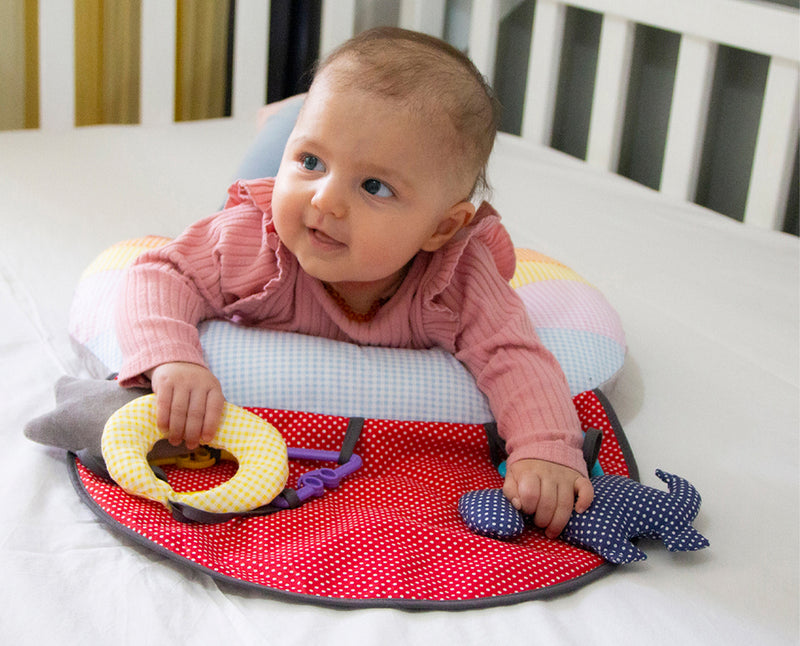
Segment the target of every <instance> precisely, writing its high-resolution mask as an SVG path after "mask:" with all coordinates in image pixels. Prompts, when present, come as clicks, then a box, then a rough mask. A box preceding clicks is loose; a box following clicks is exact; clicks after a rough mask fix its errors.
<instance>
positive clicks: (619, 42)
mask: <svg viewBox="0 0 800 646" xmlns="http://www.w3.org/2000/svg"><path fill="white" fill-rule="evenodd" d="M635 28H636V25H635V24H634V23H633V22H631V21H629V20H625V19H624V18H619V17H617V16H612V15H606V16H604V17H603V27H602V31H601V34H600V50H599V52H598V56H597V76H596V79H595V86H594V98H593V100H592V115H591V118H590V120H589V140H588V144H587V151H586V161H587V162H589V163H590V164H591V165H593V166H597V167H599V168H602V169H604V170H610V171H612V172H616V170H617V162H618V161H619V149H620V141H621V138H622V125H623V122H624V119H625V101H626V98H627V93H628V79H629V77H630V69H631V54H632V53H633V39H634V32H635Z"/></svg>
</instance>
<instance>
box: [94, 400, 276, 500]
mask: <svg viewBox="0 0 800 646" xmlns="http://www.w3.org/2000/svg"><path fill="white" fill-rule="evenodd" d="M163 438H164V434H163V433H162V432H161V431H159V429H158V426H157V425H156V400H155V395H145V396H143V397H139V398H137V399H134V400H133V401H132V402H130V403H128V404H126V405H125V406H123V407H122V408H120V409H119V410H118V411H117V412H115V413H114V414H113V415H112V416H111V417H110V418H109V420H108V422H106V425H105V428H104V429H103V438H102V443H101V447H102V451H103V459H104V460H105V462H106V468H107V469H108V472H109V474H110V475H111V477H112V478H113V479H114V481H115V482H116V483H117V484H118V485H119V486H120V487H122V488H123V489H124V490H125V491H127V492H128V493H130V494H133V495H136V496H141V497H143V498H147V499H149V500H154V501H156V502H160V503H162V504H163V505H165V506H166V507H167V508H169V507H170V504H171V503H181V504H184V505H187V506H189V507H192V508H194V509H199V510H202V511H208V512H213V513H225V512H246V511H250V510H252V509H256V508H258V507H261V506H262V505H266V504H268V503H270V502H272V500H273V499H274V498H275V497H276V496H277V495H278V494H279V493H281V491H283V489H284V487H285V486H286V480H287V478H288V477H289V461H288V455H287V450H286V444H285V443H284V441H283V438H282V437H281V435H280V433H279V432H278V431H277V429H276V428H275V427H274V426H272V425H271V424H269V423H268V422H267V421H265V420H263V419H261V418H260V417H258V416H257V415H254V414H252V413H250V412H248V411H246V410H244V409H243V408H239V407H238V406H234V405H233V404H230V403H228V402H226V403H225V408H224V409H223V415H222V422H221V423H220V425H219V429H218V430H217V433H216V435H215V436H214V439H213V440H212V441H211V442H209V443H208V445H209V446H211V447H213V448H215V449H223V450H225V451H227V452H228V453H230V454H231V455H232V456H233V457H234V458H235V459H236V461H237V462H238V463H239V468H238V470H237V471H236V473H235V474H234V475H233V477H232V478H231V479H230V480H228V481H227V482H224V483H222V484H221V485H219V486H217V487H214V488H212V489H207V490H205V491H190V492H177V491H174V490H173V489H172V487H171V486H170V485H169V484H168V483H167V482H164V481H163V480H160V479H158V478H157V477H156V475H155V473H154V472H153V469H152V468H151V466H150V465H149V464H148V462H147V454H148V453H149V452H150V450H151V449H152V448H153V445H154V444H155V443H156V442H157V441H158V440H160V439H163Z"/></svg>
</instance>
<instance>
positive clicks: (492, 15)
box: [469, 0, 501, 81]
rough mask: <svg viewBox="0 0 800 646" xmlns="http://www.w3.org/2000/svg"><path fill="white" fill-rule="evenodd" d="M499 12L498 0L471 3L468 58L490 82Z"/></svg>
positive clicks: (495, 53) (494, 56) (492, 74)
mask: <svg viewBox="0 0 800 646" xmlns="http://www.w3.org/2000/svg"><path fill="white" fill-rule="evenodd" d="M500 10H501V7H500V1H499V0H481V1H480V2H473V3H472V13H471V15H470V22H469V57H470V58H471V59H472V62H473V63H475V67H477V68H478V70H479V71H480V73H481V74H483V75H484V76H485V77H486V78H487V79H489V80H490V81H491V80H492V79H493V78H494V65H495V58H496V56H497V31H498V28H499V26H500Z"/></svg>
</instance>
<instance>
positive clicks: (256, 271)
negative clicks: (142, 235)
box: [115, 204, 278, 387]
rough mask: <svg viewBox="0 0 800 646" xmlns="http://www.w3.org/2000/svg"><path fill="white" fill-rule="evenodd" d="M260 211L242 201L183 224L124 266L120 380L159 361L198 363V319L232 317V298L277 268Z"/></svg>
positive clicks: (134, 381)
mask: <svg viewBox="0 0 800 646" xmlns="http://www.w3.org/2000/svg"><path fill="white" fill-rule="evenodd" d="M266 222H267V220H266V218H265V215H264V213H263V212H261V211H260V210H259V209H258V208H256V207H254V206H253V205H247V204H242V205H240V206H236V207H233V208H231V209H228V210H226V211H222V212H221V213H219V214H217V215H215V216H211V217H209V218H206V219H204V220H201V221H199V222H197V223H195V224H194V225H192V226H190V227H189V228H188V229H187V230H186V231H185V232H184V233H183V234H182V235H181V236H179V237H178V238H176V239H175V240H174V241H172V242H171V243H169V244H168V245H166V246H164V247H162V248H160V249H156V250H153V251H151V252H148V253H146V254H143V255H142V256H141V257H139V258H138V259H137V260H136V262H135V263H134V264H133V265H132V266H131V267H130V269H129V270H128V271H127V272H126V275H125V278H124V280H123V284H122V288H121V292H120V295H119V298H118V301H117V306H116V312H115V313H116V331H117V337H118V340H119V343H120V347H121V349H122V354H123V365H122V368H121V370H120V373H119V381H120V384H121V385H122V386H126V387H127V386H134V385H140V384H142V383H146V379H145V378H144V377H143V375H142V373H144V372H145V371H147V370H149V369H151V368H154V367H155V366H158V365H160V364H162V363H166V362H171V361H185V362H189V363H197V364H200V365H205V362H204V359H203V351H202V347H201V346H200V340H199V335H198V331H197V324H198V323H199V322H200V321H202V320H204V319H208V318H234V317H235V316H236V303H237V302H238V301H240V300H241V299H243V298H246V297H247V296H249V295H251V294H253V293H256V292H258V291H260V290H262V289H263V287H264V285H265V284H266V283H267V282H269V280H270V279H271V278H272V277H274V276H275V275H276V274H277V273H278V267H277V260H276V256H275V253H274V252H273V253H270V252H269V250H267V252H266V253H264V246H265V245H266V246H269V245H270V244H271V243H272V242H273V241H272V240H270V238H271V237H272V236H270V235H268V232H267V226H266Z"/></svg>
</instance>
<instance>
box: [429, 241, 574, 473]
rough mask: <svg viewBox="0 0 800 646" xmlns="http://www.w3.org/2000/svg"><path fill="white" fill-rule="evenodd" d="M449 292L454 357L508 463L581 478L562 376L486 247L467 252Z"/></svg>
mask: <svg viewBox="0 0 800 646" xmlns="http://www.w3.org/2000/svg"><path fill="white" fill-rule="evenodd" d="M512 253H513V250H512ZM452 287H453V289H452V290H448V291H447V292H445V294H448V298H450V299H452V301H451V304H450V307H454V308H456V309H455V310H454V311H456V312H458V317H459V323H458V330H459V332H458V336H457V337H456V340H455V345H456V355H455V356H456V358H458V359H459V360H460V361H462V362H463V363H464V364H465V365H466V366H467V367H468V368H469V370H470V372H472V374H473V375H474V376H475V378H476V380H477V383H478V387H479V388H480V389H481V391H483V392H484V393H485V394H486V396H487V397H488V398H489V405H490V408H491V409H492V413H493V414H494V416H495V419H496V421H497V425H498V431H499V433H500V436H501V437H502V438H503V439H504V440H505V442H506V450H507V451H508V454H509V459H508V462H509V464H511V463H513V462H516V461H517V460H521V459H523V458H537V459H540V460H547V461H549V462H555V463H558V464H562V465H564V466H567V467H570V468H572V469H575V470H576V471H578V472H579V473H581V474H583V475H586V464H585V462H584V460H583V432H582V431H581V427H580V422H579V420H578V416H577V413H576V411H575V407H574V405H573V403H572V397H571V395H570V392H569V386H568V385H567V381H566V377H565V376H564V373H563V371H562V370H561V367H560V366H559V364H558V362H557V361H556V360H555V358H554V357H553V355H552V354H551V353H550V352H549V351H548V350H547V348H546V347H545V346H544V345H543V344H542V343H541V341H540V340H539V338H538V336H537V335H536V332H535V330H534V328H533V324H532V323H531V321H530V318H529V316H528V313H527V311H526V310H525V307H524V305H523V303H522V301H521V300H520V298H519V297H518V296H517V294H516V293H515V292H514V290H513V289H512V288H511V287H510V286H509V284H508V282H507V280H506V279H505V278H504V277H503V276H501V275H500V274H499V272H498V271H497V267H496V259H495V258H493V256H492V253H491V251H490V250H489V249H488V248H487V247H486V246H484V245H482V244H470V245H469V246H468V247H467V249H466V250H465V251H464V253H463V254H462V256H461V258H460V259H459V263H458V266H457V269H456V273H455V274H454V276H453V279H452ZM445 294H442V296H443V297H444V296H445Z"/></svg>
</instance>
